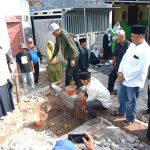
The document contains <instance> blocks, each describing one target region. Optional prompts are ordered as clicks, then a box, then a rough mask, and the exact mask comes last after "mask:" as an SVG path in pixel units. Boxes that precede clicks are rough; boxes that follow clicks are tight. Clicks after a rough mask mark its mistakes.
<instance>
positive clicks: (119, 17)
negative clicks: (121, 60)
mask: <svg viewBox="0 0 150 150" xmlns="http://www.w3.org/2000/svg"><path fill="white" fill-rule="evenodd" d="M104 1H105V2H107V3H109V4H112V7H113V8H114V9H113V11H112V22H113V25H114V24H115V22H116V21H119V22H120V24H121V27H122V28H123V29H124V30H125V32H126V36H127V38H128V39H130V35H131V25H134V24H141V25H144V26H146V27H147V31H148V33H149V31H150V0H104ZM146 38H147V40H148V36H147V37H146Z"/></svg>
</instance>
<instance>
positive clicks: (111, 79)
mask: <svg viewBox="0 0 150 150" xmlns="http://www.w3.org/2000/svg"><path fill="white" fill-rule="evenodd" d="M117 72H118V67H114V69H113V70H112V72H111V73H110V74H109V79H108V90H109V92H113V91H114V84H115V81H116V79H117Z"/></svg>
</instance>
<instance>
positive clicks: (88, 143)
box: [83, 132, 95, 150]
mask: <svg viewBox="0 0 150 150" xmlns="http://www.w3.org/2000/svg"><path fill="white" fill-rule="evenodd" d="M84 134H85V135H86V136H87V137H88V140H86V139H85V138H83V142H84V144H85V146H86V147H87V149H88V150H95V144H94V139H93V137H92V136H91V135H90V134H89V133H87V132H85V133H84Z"/></svg>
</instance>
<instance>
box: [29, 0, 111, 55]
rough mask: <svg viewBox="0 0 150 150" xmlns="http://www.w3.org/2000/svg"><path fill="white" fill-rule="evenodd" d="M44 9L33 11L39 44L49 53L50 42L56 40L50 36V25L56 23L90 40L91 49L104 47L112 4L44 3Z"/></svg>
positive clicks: (95, 0)
mask: <svg viewBox="0 0 150 150" xmlns="http://www.w3.org/2000/svg"><path fill="white" fill-rule="evenodd" d="M41 2H42V4H43V6H36V7H35V6H33V7H31V8H30V11H31V20H32V27H33V34H34V37H35V41H36V45H37V47H38V48H39V49H40V50H41V52H42V54H45V49H46V43H47V41H48V40H49V39H52V40H53V41H54V39H53V37H52V36H51V35H50V34H48V31H49V27H50V24H51V23H52V22H56V23H58V24H60V25H61V26H62V27H63V28H64V29H66V30H67V31H68V32H72V33H74V34H76V35H77V36H78V39H79V38H80V37H86V38H87V47H88V48H90V49H92V48H93V44H95V43H96V44H97V45H98V46H99V48H101V45H102V36H103V33H104V31H105V30H106V29H107V28H108V27H109V24H110V23H111V22H110V20H111V18H109V17H110V16H111V15H109V14H110V12H111V10H112V8H111V5H110V4H106V3H104V1H103V0H61V1H60V0H41Z"/></svg>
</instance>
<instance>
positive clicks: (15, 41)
mask: <svg viewBox="0 0 150 150" xmlns="http://www.w3.org/2000/svg"><path fill="white" fill-rule="evenodd" d="M28 1H29V2H30V4H31V3H32V4H34V3H35V0H33V1H32V0H28ZM28 1H27V0H3V1H2V2H1V5H0V14H1V15H0V24H1V26H0V33H1V34H0V46H2V47H3V49H4V50H5V51H6V52H8V51H9V53H10V54H11V55H12V56H15V55H16V54H17V53H18V50H19V46H20V43H23V42H26V39H27V38H28V37H29V36H32V29H31V20H30V13H29V3H28Z"/></svg>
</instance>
